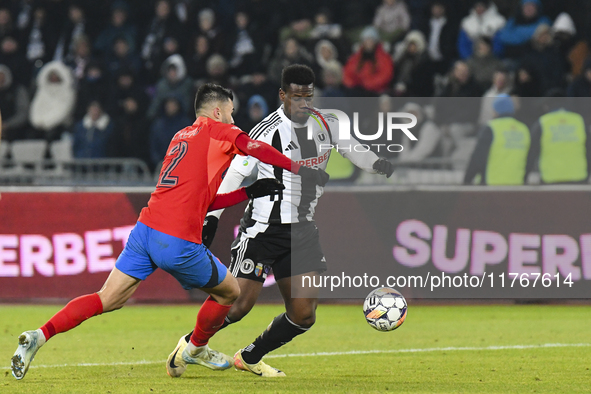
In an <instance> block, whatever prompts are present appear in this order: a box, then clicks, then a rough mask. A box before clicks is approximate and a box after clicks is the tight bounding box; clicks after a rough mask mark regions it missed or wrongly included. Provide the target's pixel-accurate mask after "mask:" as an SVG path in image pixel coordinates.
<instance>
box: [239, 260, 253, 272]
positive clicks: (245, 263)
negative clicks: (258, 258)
mask: <svg viewBox="0 0 591 394" xmlns="http://www.w3.org/2000/svg"><path fill="white" fill-rule="evenodd" d="M240 271H242V273H243V274H245V275H248V274H250V273H252V271H254V261H252V260H251V259H244V260H242V264H240Z"/></svg>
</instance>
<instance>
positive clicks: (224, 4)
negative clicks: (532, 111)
mask: <svg viewBox="0 0 591 394" xmlns="http://www.w3.org/2000/svg"><path fill="white" fill-rule="evenodd" d="M589 3H591V2H588V1H585V0H560V1H558V0H494V1H493V0H490V1H489V0H435V1H431V0H405V1H403V0H364V1H356V0H299V1H289V0H219V1H213V0H156V1H146V0H105V1H83V0H78V1H77V0H71V1H69V0H43V1H41V0H12V1H10V0H0V109H1V110H2V116H3V119H4V133H3V135H2V138H4V139H7V140H9V141H14V140H19V139H35V138H43V139H47V140H48V141H53V140H56V139H59V138H63V137H64V135H70V136H71V138H72V139H73V142H74V143H73V148H74V149H73V153H74V156H75V157H81V158H93V157H135V158H139V159H142V160H144V161H145V162H146V163H148V164H149V165H150V166H151V167H152V168H155V167H156V166H157V164H158V163H159V162H160V161H161V160H162V157H163V155H164V152H165V151H166V147H167V144H168V141H169V140H170V138H171V136H172V135H174V133H175V132H176V131H177V130H179V129H180V128H182V127H184V126H186V125H188V124H190V123H191V122H192V121H193V120H194V113H193V110H192V100H193V97H194V93H195V91H196V89H197V88H198V87H199V86H200V85H201V84H203V83H206V82H215V83H219V84H222V85H224V86H227V87H229V88H231V89H232V90H233V91H234V92H235V97H236V103H235V106H236V110H237V111H236V113H235V119H236V123H237V124H238V125H240V126H241V127H242V128H244V129H248V128H249V127H251V126H253V125H254V124H256V123H257V122H258V121H260V119H262V118H263V117H264V116H266V115H267V114H268V113H269V111H272V110H273V109H274V108H275V107H276V106H277V105H278V95H277V92H278V88H279V83H280V77H281V70H282V68H283V67H285V66H286V65H289V64H292V63H303V64H307V65H310V66H311V67H312V68H313V69H314V70H315V72H316V74H317V79H318V80H317V88H318V95H319V96H325V97H339V96H355V97H359V96H364V97H365V96H375V97H378V96H380V95H386V96H399V97H433V96H439V97H483V96H484V97H493V96H496V95H498V94H500V93H509V94H512V95H517V96H522V97H539V96H544V95H545V94H547V93H548V92H550V91H556V90H557V89H559V90H561V91H563V92H564V93H565V94H567V95H570V96H576V97H590V96H591V60H590V59H588V58H587V57H588V55H589V48H588V46H587V44H586V42H587V40H586V38H587V35H588V34H587V33H588V32H587V31H586V30H585V26H587V25H589V23H588V22H589V21H588V19H591V5H590V4H589ZM477 106H480V102H478V104H477ZM412 109H413V110H414V111H415V112H416V113H417V114H418V115H419V117H423V118H425V119H427V118H426V115H425V114H424V112H423V109H421V108H420V107H419V108H412ZM490 111H491V110H490V108H486V106H484V105H483V106H482V109H481V110H476V111H475V113H474V114H473V115H474V120H475V121H478V122H480V123H485V122H486V121H487V120H489V119H490V118H491V116H492V114H491V112H490ZM433 127H434V126H433V125H431V124H427V125H426V126H425V130H428V132H429V133H430V134H433ZM64 133H68V134H64ZM424 149H425V148H424V147H422V148H421V150H424ZM420 156H421V157H423V155H420Z"/></svg>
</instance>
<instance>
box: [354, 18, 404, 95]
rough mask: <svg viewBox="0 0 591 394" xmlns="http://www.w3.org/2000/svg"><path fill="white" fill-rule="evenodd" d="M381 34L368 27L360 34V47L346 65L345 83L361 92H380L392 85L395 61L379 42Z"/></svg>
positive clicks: (372, 93)
mask: <svg viewBox="0 0 591 394" xmlns="http://www.w3.org/2000/svg"><path fill="white" fill-rule="evenodd" d="M379 39H380V37H379V34H378V32H377V30H376V29H375V28H374V27H372V26H369V27H366V28H365V29H363V32H362V33H361V36H360V41H361V42H360V44H361V45H360V48H359V49H358V50H357V52H355V53H354V54H352V55H351V57H349V60H347V64H346V65H345V70H344V78H343V84H344V85H345V87H347V88H349V89H355V90H358V91H359V93H361V94H370V95H374V94H380V93H383V92H384V91H386V90H387V89H388V88H389V87H390V82H391V81H392V78H393V76H394V63H393V62H392V58H391V57H390V55H388V54H387V53H386V51H384V49H383V48H382V44H381V43H380V42H379Z"/></svg>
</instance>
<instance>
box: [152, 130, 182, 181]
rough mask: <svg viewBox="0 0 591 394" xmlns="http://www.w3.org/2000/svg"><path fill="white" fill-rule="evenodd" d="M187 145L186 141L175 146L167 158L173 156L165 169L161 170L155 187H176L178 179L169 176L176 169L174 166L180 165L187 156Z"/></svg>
mask: <svg viewBox="0 0 591 394" xmlns="http://www.w3.org/2000/svg"><path fill="white" fill-rule="evenodd" d="M188 146H189V144H187V142H186V141H181V142H179V143H178V144H177V145H175V146H174V147H173V148H172V149H171V150H170V152H169V153H168V155H167V156H175V157H173V158H172V160H171V161H170V162H169V163H168V165H167V166H166V168H164V169H163V170H162V173H161V174H160V179H159V180H158V184H157V185H156V187H173V186H176V184H177V182H178V180H179V177H178V176H174V175H170V174H171V172H172V171H174V169H175V168H176V166H177V165H178V164H179V163H180V161H181V160H182V159H183V157H185V155H186V154H187V149H188Z"/></svg>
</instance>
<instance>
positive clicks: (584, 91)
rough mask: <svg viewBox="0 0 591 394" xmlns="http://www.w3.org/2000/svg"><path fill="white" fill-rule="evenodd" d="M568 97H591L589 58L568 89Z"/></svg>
mask: <svg viewBox="0 0 591 394" xmlns="http://www.w3.org/2000/svg"><path fill="white" fill-rule="evenodd" d="M567 95H568V96H569V97H591V57H588V58H587V60H585V64H584V66H583V72H582V73H581V75H579V76H578V77H576V78H575V80H574V81H572V82H571V84H570V86H569V87H568V91H567Z"/></svg>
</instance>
